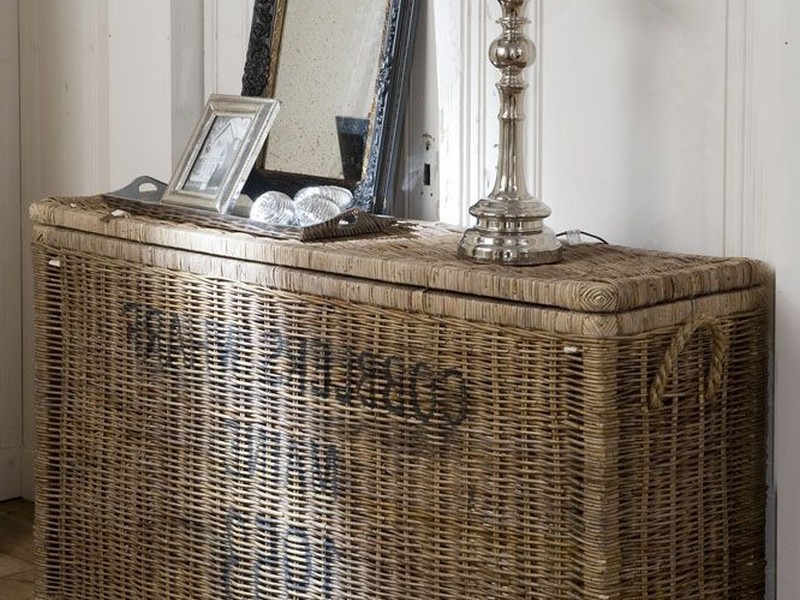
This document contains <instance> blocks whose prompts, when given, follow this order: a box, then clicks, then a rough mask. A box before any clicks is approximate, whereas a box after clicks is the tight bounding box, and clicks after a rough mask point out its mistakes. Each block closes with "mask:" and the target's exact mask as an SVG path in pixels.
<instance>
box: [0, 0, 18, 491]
mask: <svg viewBox="0 0 800 600" xmlns="http://www.w3.org/2000/svg"><path fill="white" fill-rule="evenodd" d="M0 15H2V16H3V18H2V19H0V123H2V126H0V281H2V285H0V501H2V500H5V499H8V498H14V497H16V496H19V494H20V493H21V492H22V444H23V439H22V404H21V402H20V395H21V388H22V377H21V374H20V373H21V363H22V361H21V356H20V351H19V350H20V335H21V329H20V320H21V317H22V315H21V294H20V228H19V223H20V220H19V212H20V205H19V194H20V190H19V94H18V89H19V53H18V49H17V48H18V46H17V44H18V35H17V0H0Z"/></svg>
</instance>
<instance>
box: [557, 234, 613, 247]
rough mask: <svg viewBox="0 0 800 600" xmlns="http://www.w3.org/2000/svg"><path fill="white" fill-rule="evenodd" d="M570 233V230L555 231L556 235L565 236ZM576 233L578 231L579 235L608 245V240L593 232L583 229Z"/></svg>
mask: <svg viewBox="0 0 800 600" xmlns="http://www.w3.org/2000/svg"><path fill="white" fill-rule="evenodd" d="M570 233H572V232H570V231H562V232H561V233H557V234H556V237H566V236H568V235H569V234H570ZM578 233H580V234H581V235H585V236H586V237H589V238H592V239H593V240H597V241H598V242H600V243H601V244H605V245H606V246H608V242H607V241H605V240H604V239H603V238H601V237H600V236H599V235H595V234H593V233H587V232H585V231H579V232H578Z"/></svg>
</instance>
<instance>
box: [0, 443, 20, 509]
mask: <svg viewBox="0 0 800 600" xmlns="http://www.w3.org/2000/svg"><path fill="white" fill-rule="evenodd" d="M21 495H22V447H18V448H4V449H0V501H3V500H11V499H12V498H19V497H20V496H21Z"/></svg>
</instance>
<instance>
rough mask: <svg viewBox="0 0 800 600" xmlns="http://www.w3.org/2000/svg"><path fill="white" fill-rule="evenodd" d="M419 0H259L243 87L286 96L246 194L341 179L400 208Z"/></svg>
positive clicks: (383, 204) (379, 205)
mask: <svg viewBox="0 0 800 600" xmlns="http://www.w3.org/2000/svg"><path fill="white" fill-rule="evenodd" d="M418 3H419V0H256V2H255V5H254V12H253V21H252V27H251V37H250V45H249V50H248V57H247V64H246V65H245V72H244V79H243V90H242V95H245V96H267V97H275V98H279V99H280V100H281V102H282V111H281V116H280V119H278V121H277V122H276V123H275V126H274V128H273V129H272V132H271V134H270V138H269V140H268V142H267V145H266V146H265V151H264V153H263V155H262V158H261V159H260V161H259V162H260V164H259V168H257V169H256V170H255V171H254V173H253V176H251V178H250V181H249V182H248V186H247V188H246V190H245V193H247V194H248V195H250V196H251V197H253V196H254V195H257V194H259V193H261V192H263V191H267V190H279V191H283V192H285V193H288V194H290V195H292V194H293V193H295V192H296V191H297V190H298V189H300V188H301V187H305V186H307V185H317V184H334V185H339V186H342V187H347V188H349V189H351V190H352V191H353V194H354V196H355V205H356V206H358V207H359V208H362V209H364V210H368V211H370V212H377V213H383V214H388V213H390V212H391V209H392V206H391V204H392V203H391V198H392V196H393V193H394V177H395V171H396V162H397V154H398V152H397V150H398V142H399V140H400V127H401V125H402V116H403V111H404V108H405V94H406V88H407V85H406V84H407V78H408V70H409V68H410V66H411V56H410V52H411V48H412V47H413V34H414V30H415V25H416V18H417V13H418V10H419V9H418Z"/></svg>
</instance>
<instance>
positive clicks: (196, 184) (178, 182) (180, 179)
mask: <svg viewBox="0 0 800 600" xmlns="http://www.w3.org/2000/svg"><path fill="white" fill-rule="evenodd" d="M279 109H280V103H279V102H278V101H277V100H274V99H271V98H243V97H240V96H227V95H222V94H214V95H212V96H211V97H210V98H209V100H208V103H207V104H206V108H205V110H204V111H203V115H202V117H201V118H200V120H199V122H198V123H197V125H196V127H195V129H194V132H193V133H192V136H191V138H190V140H189V143H188V145H187V146H186V149H185V150H184V152H183V154H182V156H181V159H180V161H179V162H178V165H177V167H176V169H175V172H174V173H173V175H172V179H171V180H170V183H169V185H168V186H167V190H166V192H165V193H164V197H163V199H162V202H163V203H164V204H170V205H177V206H184V207H188V208H197V209H203V210H209V211H214V212H219V213H223V214H225V213H227V212H228V210H229V209H230V207H231V206H232V205H233V204H234V203H235V202H236V199H237V198H238V196H239V194H240V193H241V191H242V187H243V186H244V183H245V181H246V180H247V177H248V175H249V174H250V171H251V170H252V168H253V165H254V164H255V161H256V158H257V157H258V154H259V152H260V151H261V148H262V147H263V145H264V142H265V141H266V139H267V135H268V134H269V130H270V128H271V127H272V124H273V123H274V122H275V118H276V116H277V113H278V111H279Z"/></svg>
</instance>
